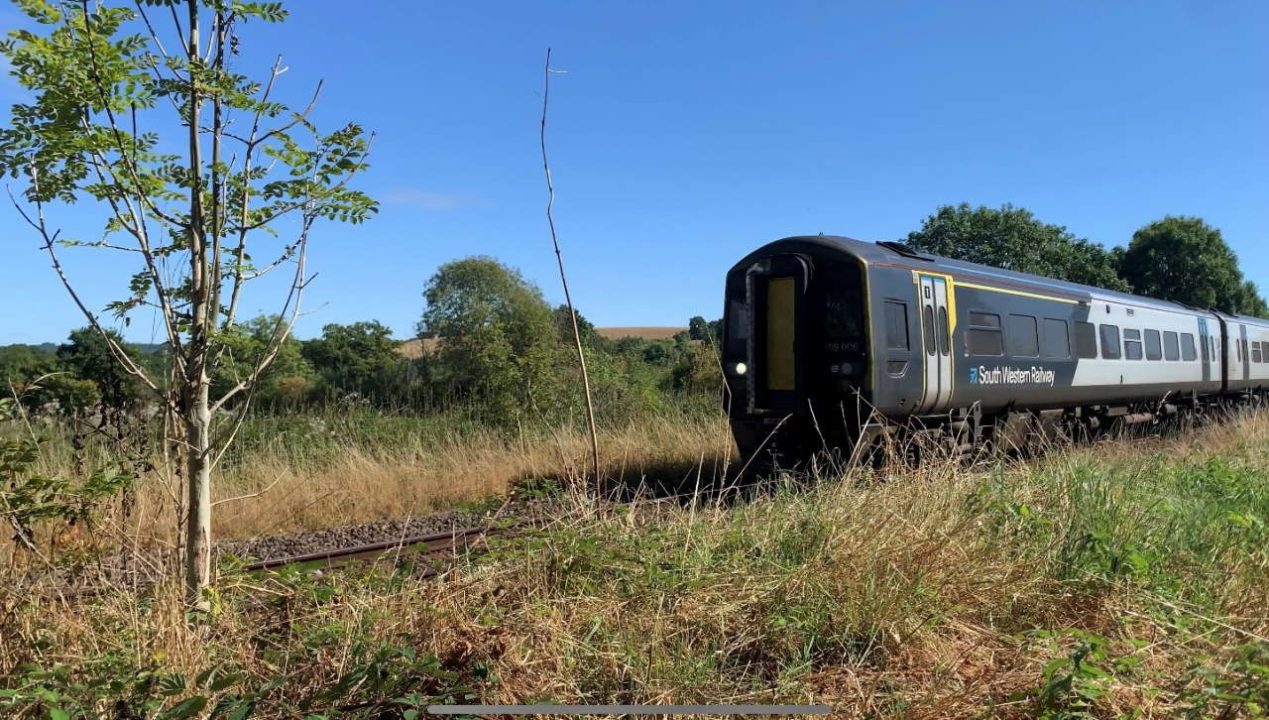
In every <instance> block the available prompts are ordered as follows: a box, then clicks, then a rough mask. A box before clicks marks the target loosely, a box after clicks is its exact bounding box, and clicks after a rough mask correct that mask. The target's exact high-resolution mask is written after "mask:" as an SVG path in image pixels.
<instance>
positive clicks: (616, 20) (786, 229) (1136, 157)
mask: <svg viewBox="0 0 1269 720" xmlns="http://www.w3.org/2000/svg"><path fill="white" fill-rule="evenodd" d="M288 6H289V7H290V10H291V13H292V18H291V20H290V21H288V22H287V23H285V24H283V25H279V26H263V25H252V26H249V27H248V28H247V29H246V31H245V33H244V35H243V47H244V53H243V55H242V56H240V57H239V58H238V61H237V62H238V65H237V67H238V69H239V70H241V71H244V72H256V71H259V72H260V73H263V72H264V71H265V69H266V68H267V66H268V63H269V61H270V59H271V57H272V54H273V53H274V52H281V53H282V54H283V55H284V58H285V62H286V64H287V65H288V66H289V68H290V70H289V71H288V73H287V74H286V75H284V76H283V79H284V81H285V83H286V84H285V86H284V87H285V88H286V91H287V92H288V93H290V97H291V98H292V99H297V100H298V99H299V98H301V97H302V96H303V95H304V94H305V93H306V92H308V90H309V89H310V87H311V84H312V83H313V82H315V81H316V80H317V79H319V78H321V79H324V80H325V82H326V88H325V90H324V92H323V97H322V100H321V105H320V107H319V109H318V113H317V120H318V122H319V123H323V124H325V125H326V126H327V127H333V126H335V125H337V124H340V123H342V122H344V121H347V120H357V121H359V122H361V123H363V124H364V125H366V126H367V127H368V128H370V129H373V130H374V131H375V132H376V140H375V146H374V157H373V160H372V164H373V167H372V169H371V170H370V171H369V173H368V174H367V175H366V176H365V177H364V178H362V180H361V181H360V185H361V187H363V188H364V189H366V190H367V191H369V192H370V193H371V194H372V195H374V196H376V197H377V198H379V199H380V200H381V201H382V203H383V206H382V211H381V213H380V214H379V216H378V217H377V218H375V219H374V220H373V221H371V222H370V223H368V224H365V225H362V226H340V225H331V224H327V225H323V226H320V227H319V228H318V230H317V232H316V233H315V236H314V248H313V250H312V253H311V257H310V265H311V267H312V268H313V269H314V270H316V271H318V272H319V277H318V278H317V281H316V282H315V283H314V284H313V285H312V287H311V290H310V296H309V298H308V300H307V303H306V305H307V308H308V310H309V312H308V314H306V315H305V317H304V318H303V319H302V320H301V322H300V324H299V326H298V334H299V335H300V336H301V337H311V336H313V335H315V334H317V333H319V332H320V329H321V326H322V325H323V324H325V323H330V322H352V321H356V320H362V319H371V318H373V319H378V320H380V321H382V322H384V323H386V324H388V325H389V326H391V327H392V328H393V329H394V330H395V331H396V333H397V335H398V336H399V337H407V336H410V335H412V334H413V332H414V324H415V323H416V322H417V320H418V318H419V316H420V314H421V312H422V309H423V300H422V296H421V291H422V287H423V285H424V283H425V282H426V281H427V279H428V278H429V277H430V276H431V275H432V273H433V272H434V271H435V270H436V268H437V266H438V265H439V264H441V263H443V262H446V261H448V260H452V259H456V258H460V257H465V256H468V255H475V254H485V255H492V256H494V257H497V258H499V259H500V260H503V261H504V262H506V263H508V264H510V265H513V266H516V267H518V268H520V269H521V271H522V272H523V273H524V274H525V275H526V276H527V277H528V278H530V279H531V280H533V281H534V282H536V283H537V284H538V285H540V286H541V287H542V288H543V290H544V291H545V293H546V295H547V297H548V298H549V299H551V300H552V301H554V302H558V301H559V300H560V299H561V297H562V293H561V292H560V290H559V280H558V276H557V275H556V274H555V266H554V256H553V254H552V252H551V246H550V237H549V235H548V231H547V226H546V221H545V218H544V215H543V208H544V204H545V200H546V194H545V187H544V184H543V178H542V168H541V158H540V155H539V149H538V144H537V142H538V138H537V132H538V120H539V115H540V112H541V95H540V92H541V83H542V62H543V53H544V51H545V48H546V47H547V46H548V45H549V46H551V47H552V48H553V49H554V63H553V64H554V65H555V67H557V68H560V69H562V70H566V71H567V72H566V73H565V74H559V75H556V76H555V77H554V80H553V83H552V92H551V109H550V111H551V120H550V127H549V138H548V140H549V143H550V152H551V164H552V170H553V174H554V178H555V183H556V192H557V199H556V206H555V213H556V221H557V224H558V227H559V231H560V239H561V242H562V243H563V247H564V252H565V261H566V263H567V265H568V269H569V272H570V282H571V284H572V289H573V295H574V299H575V301H576V302H577V304H578V306H579V309H580V310H581V311H582V312H583V313H584V314H585V315H586V316H587V317H588V318H590V319H591V320H592V321H594V322H595V323H596V324H598V325H682V324H685V323H686V320H687V318H688V317H689V316H691V315H696V314H700V315H705V316H707V317H711V318H712V317H716V316H718V315H720V314H721V295H722V278H723V274H724V272H725V271H726V269H727V268H728V267H729V266H730V265H731V264H732V263H733V262H734V261H735V260H736V259H738V258H739V257H740V256H741V255H743V254H744V253H746V252H747V251H749V250H751V249H752V248H754V247H756V246H758V245H759V244H761V243H764V242H766V241H769V240H772V239H775V238H778V237H783V236H786V235H793V234H802V233H818V232H825V233H832V234H844V235H850V236H853V237H857V238H860V239H867V240H879V239H896V238H901V237H903V236H904V235H906V234H907V233H908V232H909V231H910V230H913V229H915V228H917V227H918V226H919V225H920V222H921V220H922V219H923V218H924V217H925V216H927V215H929V214H930V213H931V212H933V211H934V209H935V208H936V207H937V206H938V205H941V204H947V203H959V202H962V201H964V202H970V203H974V204H986V205H992V206H998V205H1000V204H1002V203H1006V202H1010V203H1013V204H1015V205H1018V206H1022V207H1026V208H1028V209H1030V210H1032V211H1033V212H1034V213H1036V215H1037V216H1039V217H1040V218H1041V219H1043V220H1045V221H1048V222H1054V223H1058V224H1062V225H1066V226H1067V227H1068V228H1070V229H1071V230H1072V231H1073V232H1075V233H1076V234H1078V235H1080V236H1084V237H1088V238H1090V239H1092V240H1094V241H1097V242H1100V243H1103V244H1106V245H1116V244H1123V243H1125V242H1127V240H1128V239H1129V238H1130V237H1131V235H1132V232H1133V231H1134V230H1135V229H1136V228H1138V227H1140V226H1141V225H1143V224H1145V223H1147V222H1149V221H1151V220H1154V219H1157V218H1159V217H1162V216H1163V215H1165V214H1188V215H1198V216H1201V217H1203V218H1205V219H1206V220H1207V221H1209V222H1210V223H1212V224H1214V225H1215V226H1217V227H1219V228H1220V229H1221V230H1222V231H1223V232H1224V234H1225V238H1226V240H1227V241H1228V242H1229V243H1230V245H1231V246H1232V247H1233V248H1234V250H1235V251H1236V252H1237V253H1238V255H1239V257H1240V259H1241V261H1242V264H1243V267H1244V269H1245V271H1246V272H1247V275H1248V277H1250V278H1251V279H1252V280H1255V281H1256V282H1258V283H1259V284H1260V285H1261V286H1262V288H1264V287H1267V286H1269V244H1267V243H1266V242H1265V239H1266V238H1267V237H1269V42H1266V38H1269V3H1265V2H1260V1H1258V0H1257V1H1252V0H1241V1H1240V0H1231V1H1230V2H1218V3H1210V2H1199V1H1197V0H1196V1H1193V2H1183V1H1172V2H1166V1H1161V2H1115V3H1102V2H1074V3H1072V2H1044V3H1041V2H1027V3H1018V2H958V3H934V2H891V3H847V2H780V3H775V2H770V3H739V2H626V3H618V2H595V1H587V2H582V1H579V2H561V3H554V2H553V3H521V2H507V3H428V2H404V1H401V2H387V1H380V2H363V3H360V4H350V3H347V2H334V1H333V0H305V1H304V2H291V3H289V5H288ZM0 17H3V18H4V19H6V20H7V21H8V22H6V24H7V25H10V26H11V25H12V23H13V22H14V20H15V19H16V15H15V14H13V13H12V12H10V13H9V14H8V15H7V16H0ZM16 97H17V94H16V90H15V88H14V87H13V84H12V82H11V81H10V82H7V83H3V84H0V100H3V101H4V104H6V105H7V104H9V103H11V102H12V101H13V100H14V99H16ZM62 217H63V218H65V220H66V222H67V223H71V224H74V223H76V222H87V218H88V217H90V214H89V213H88V209H86V208H82V207H81V208H76V209H75V210H73V211H69V212H67V213H65V214H64V215H63V216H62ZM0 242H3V243H4V247H3V252H2V254H0V306H2V307H4V308H7V309H8V310H7V311H6V312H5V314H4V316H3V320H0V342H41V341H57V340H60V339H62V338H64V337H65V335H66V333H67V331H68V330H70V329H71V328H73V327H77V326H80V325H82V324H83V322H82V318H81V317H79V316H78V315H77V311H76V310H75V308H74V306H73V305H72V304H71V302H70V300H69V299H68V298H67V297H66V295H65V293H64V291H63V290H62V289H61V287H60V286H59V285H58V284H57V281H56V278H55V276H54V275H53V273H52V271H51V270H50V269H49V267H48V264H47V261H46V258H45V257H44V256H43V255H42V254H41V253H40V251H39V250H38V247H37V245H36V242H35V240H34V239H33V237H32V236H31V234H30V233H29V232H28V231H26V230H25V229H24V227H23V226H22V225H21V223H20V221H19V220H18V218H17V216H16V214H15V213H14V212H13V211H12V209H11V208H8V207H3V208H0ZM95 252H97V251H81V253H80V256H78V257H72V258H70V259H69V260H68V266H69V267H70V270H71V271H72V273H73V274H74V275H75V276H76V277H77V278H78V279H79V282H80V283H81V284H82V286H83V287H84V289H85V294H86V295H87V296H88V298H89V300H90V302H91V303H93V304H94V305H95V306H96V307H100V306H102V305H104V304H105V302H106V301H108V300H109V299H112V298H113V297H115V296H116V295H118V292H117V288H121V287H123V286H124V285H125V284H126V279H127V275H128V273H129V268H128V266H126V265H125V264H123V263H122V262H121V261H118V260H113V259H111V260H102V259H100V256H96V255H93V253H95ZM265 290H266V291H271V290H273V288H265ZM274 297H276V294H275V293H272V292H264V293H261V294H258V295H257V296H253V297H252V298H251V301H250V302H249V303H248V306H247V308H246V309H247V310H248V311H251V312H256V311H267V310H269V309H270V308H272V307H273V303H272V298H274ZM128 335H129V337H130V338H131V339H133V340H137V341H148V340H150V339H152V338H157V328H156V326H155V325H154V324H153V323H152V322H151V321H150V319H149V318H147V317H144V316H143V317H139V318H138V319H137V321H136V322H134V324H133V325H132V327H131V328H130V329H129V330H128Z"/></svg>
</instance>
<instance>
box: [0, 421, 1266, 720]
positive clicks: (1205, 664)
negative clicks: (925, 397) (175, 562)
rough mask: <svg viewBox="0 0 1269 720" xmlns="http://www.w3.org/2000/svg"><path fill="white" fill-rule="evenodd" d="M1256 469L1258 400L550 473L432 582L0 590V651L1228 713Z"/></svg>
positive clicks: (504, 697) (268, 708) (725, 694)
mask: <svg viewBox="0 0 1269 720" xmlns="http://www.w3.org/2000/svg"><path fill="white" fill-rule="evenodd" d="M648 430H649V429H648V428H643V429H640V430H639V431H638V432H636V431H635V430H634V429H631V430H630V431H629V433H628V434H627V433H625V432H622V433H615V434H614V435H613V436H610V437H609V438H608V443H606V447H608V448H609V453H608V454H609V456H610V458H611V459H612V460H611V462H614V463H617V465H616V466H617V467H620V466H623V464H624V466H625V467H628V468H637V467H640V464H641V463H644V462H649V463H651V462H656V461H658V460H664V459H667V458H668V459H672V460H677V461H679V462H680V463H683V464H690V463H691V462H692V460H693V459H694V458H695V457H697V453H708V452H710V451H711V450H713V451H716V450H717V446H716V445H710V442H714V441H716V440H717V434H716V430H718V428H712V427H702V428H700V429H698V431H697V432H696V434H695V439H693V438H692V437H691V436H690V433H689V432H688V429H687V428H686V427H681V426H680V427H667V428H666V429H665V431H664V432H665V435H664V436H658V435H656V434H655V433H654V434H653V435H652V436H650V437H649V436H643V435H640V434H639V433H641V432H647V431H648ZM685 435H689V437H684V436H685ZM557 440H558V447H557V449H556V450H555V451H547V450H539V451H537V452H539V453H541V454H540V455H538V456H536V457H537V459H535V460H533V461H528V460H526V461H524V462H525V464H524V465H523V466H522V467H523V468H524V470H525V472H527V473H529V474H532V473H534V472H536V471H538V470H539V469H540V468H542V467H549V468H551V469H552V470H558V469H559V468H562V467H567V466H568V465H569V464H570V463H571V464H572V465H573V466H574V467H576V466H580V465H582V464H583V463H584V452H585V451H584V442H583V439H581V438H571V437H569V436H563V437H561V438H557ZM623 443H625V444H624V445H623ZM619 447H624V450H621V451H617V448H619ZM491 452H492V451H491ZM570 453H572V454H570ZM530 454H532V453H530ZM475 457H479V455H478V454H477V452H476V451H475V450H474V449H464V450H462V451H460V452H456V455H455V462H457V461H458V460H459V459H460V458H475ZM561 459H562V460H565V461H566V462H564V463H562V464H561V463H559V462H557V460H561ZM535 463H540V464H535ZM1267 471H1269V416H1266V415H1263V414H1261V415H1251V416H1247V417H1244V418H1241V419H1239V420H1237V421H1235V422H1231V423H1229V424H1226V425H1221V426H1216V427H1210V428H1205V429H1202V430H1198V431H1194V432H1192V433H1190V434H1187V435H1185V436H1183V437H1181V438H1174V439H1152V440H1142V441H1133V442H1112V443H1100V444H1098V445H1096V446H1093V447H1088V448H1081V449H1076V450H1073V451H1069V452H1055V453H1052V454H1050V455H1049V456H1047V457H1045V458H1043V459H1040V460H1038V461H1036V462H1033V463H1027V464H1008V463H1006V464H996V465H988V466H983V467H979V468H975V469H972V470H967V469H965V468H963V467H962V466H961V465H959V464H957V463H951V462H947V463H934V462H932V463H928V464H926V465H924V466H923V467H922V468H920V469H919V470H915V471H902V472H900V471H898V470H893V471H885V472H882V473H873V472H864V471H859V470H852V471H850V472H849V473H847V474H846V476H845V477H827V476H825V477H788V478H784V479H783V481H782V482H781V483H779V484H777V486H776V487H774V488H772V489H771V490H770V492H767V493H764V494H761V495H759V496H757V497H752V498H749V499H748V500H744V501H740V500H737V501H736V502H729V503H703V502H687V503H682V504H680V503H667V502H642V503H636V504H632V505H626V506H622V507H621V508H620V509H619V510H618V511H617V512H612V511H601V510H600V509H599V508H598V507H597V506H595V505H592V504H591V503H590V502H589V501H588V500H586V499H585V498H581V497H573V498H571V499H569V502H566V503H565V505H566V507H570V508H572V511H573V512H572V513H571V514H569V515H568V516H561V518H560V520H559V521H558V522H557V523H556V524H555V525H553V526H551V527H548V528H546V529H544V530H543V531H542V532H541V533H540V534H538V535H536V536H534V537H533V538H530V539H528V540H522V541H516V542H512V543H509V544H507V545H505V546H500V547H498V548H496V549H495V551H494V552H493V553H492V554H490V555H488V556H486V557H484V558H481V559H477V560H472V561H465V562H462V563H461V564H460V565H459V566H458V567H457V568H456V569H455V570H454V571H453V572H450V573H447V574H446V575H444V576H443V577H442V578H441V579H440V580H437V581H430V582H420V581H416V580H413V579H411V578H410V576H409V574H408V573H404V574H403V573H400V572H395V573H394V572H391V571H389V570H387V569H384V570H383V571H382V572H370V573H367V574H365V575H354V574H343V573H341V574H336V575H327V576H322V577H311V576H287V577H276V578H253V577H246V576H240V575H234V574H228V575H226V576H225V577H224V578H222V582H221V585H220V592H219V595H218V599H217V603H218V604H217V607H218V614H217V615H216V617H215V618H214V619H213V621H212V622H211V624H210V626H198V625H190V624H188V623H186V622H184V619H183V617H182V614H181V606H180V603H179V598H178V596H177V593H176V591H175V589H174V588H163V589H161V590H159V591H157V593H156V594H154V595H149V596H138V595H136V594H135V593H130V592H125V591H120V592H116V593H110V594H108V595H107V596H105V597H103V598H100V599H98V600H96V601H94V602H93V603H92V604H91V605H89V606H88V607H87V608H85V607H84V606H80V605H73V604H63V603H60V602H46V601H43V600H39V599H33V598H32V597H29V596H28V597H25V598H15V597H5V596H3V595H0V598H3V599H0V672H2V673H13V676H12V677H13V678H14V679H13V680H11V681H10V685H13V686H21V685H22V683H23V682H27V683H28V685H29V684H31V683H34V682H44V683H45V684H50V682H51V681H49V680H47V679H44V676H34V675H32V674H31V672H30V671H27V670H20V666H21V664H22V663H23V662H30V663H34V665H35V666H39V667H42V668H45V669H48V668H51V667H55V666H56V665H57V664H58V663H61V664H62V666H63V667H65V668H68V673H69V675H70V676H72V677H74V678H76V679H77V681H78V682H80V683H81V684H82V683H85V682H87V681H88V680H87V679H90V678H94V677H101V676H109V677H115V676H123V677H131V676H135V675H136V674H138V673H140V672H143V671H150V672H155V671H162V672H167V673H175V674H179V675H181V676H183V677H187V678H193V677H194V676H195V675H197V674H198V673H199V672H201V671H203V670H205V669H207V668H208V667H209V666H212V665H214V666H217V667H223V668H227V669H232V670H234V671H237V672H241V673H242V674H243V679H242V680H240V681H239V682H237V683H236V684H234V685H232V688H231V689H230V690H226V691H223V692H222V695H223V694H224V693H225V692H228V693H231V694H246V695H251V694H252V693H259V697H258V698H256V699H257V700H258V701H259V703H258V705H257V708H256V709H257V712H258V715H257V716H259V717H297V716H302V715H303V714H304V713H305V712H310V711H311V712H319V711H322V712H330V711H331V709H332V708H340V707H342V708H344V711H343V712H347V713H351V714H352V715H355V716H364V717H379V716H385V715H386V716H395V713H399V712H401V711H402V710H401V708H403V707H405V706H408V705H409V704H410V703H412V702H425V701H426V700H427V698H429V697H441V698H444V697H461V693H462V692H465V691H464V690H462V688H468V689H469V690H470V692H472V693H474V694H475V695H476V696H478V697H480V698H481V699H482V700H484V701H490V702H531V701H544V700H554V701H565V702H605V703H608V702H677V703H694V702H823V703H828V704H831V705H833V706H834V707H835V708H836V709H837V712H838V714H839V715H840V716H844V717H857V716H858V717H862V716H869V717H931V718H933V717H966V716H992V717H1000V716H1004V717H1036V716H1044V717H1089V716H1091V717H1112V716H1119V715H1129V714H1134V713H1138V714H1139V715H1140V716H1145V717H1171V716H1175V715H1178V714H1184V713H1187V712H1189V713H1191V714H1193V715H1195V716H1198V717H1209V716H1211V717H1215V716H1220V717H1244V716H1254V715H1256V714H1257V713H1260V712H1263V711H1264V707H1265V705H1264V703H1266V702H1269V669H1267V663H1266V660H1267V659H1269V640H1267V639H1266V638H1269V593H1266V592H1265V588H1266V587H1269V530H1267V529H1266V524H1265V523H1266V520H1269V481H1267V480H1266V475H1267ZM707 472H708V471H707V470H704V469H703V470H702V475H705V474H707ZM689 479H690V478H689ZM396 492H397V491H393V493H396ZM403 497H404V496H403ZM385 507H389V506H385ZM330 512H333V511H325V512H324V514H319V515H314V518H319V517H330ZM71 670H73V672H71ZM32 677H36V678H38V680H31V678H32ZM269 679H283V680H284V681H285V682H284V683H283V684H281V685H279V686H277V687H269V686H267V684H266V683H267V681H268V680H269ZM72 685H73V683H71V681H69V680H57V681H56V682H55V683H51V685H50V686H52V687H56V688H58V692H60V693H62V694H63V695H65V696H66V697H67V698H70V699H67V700H64V701H61V702H66V703H71V702H72V701H73V702H76V703H80V705H77V707H80V706H83V703H85V702H90V701H99V702H107V701H105V700H100V699H101V698H111V699H113V698H114V697H116V696H118V695H119V694H121V693H122V691H119V690H114V691H111V690H108V689H97V690H92V689H84V688H82V687H81V688H79V689H75V688H74V687H71V686H72ZM125 686H126V687H127V688H131V690H129V692H133V693H134V694H136V693H138V692H140V691H138V690H136V689H135V687H133V685H130V684H127V683H125ZM262 688H263V689H262ZM24 692H27V693H28V697H29V698H34V697H35V696H34V695H32V694H30V693H31V692H32V691H30V690H29V689H28V690H25V691H24ZM112 692H113V693H114V694H113V695H112ZM193 692H195V691H194V690H186V691H183V692H181V693H178V694H176V695H175V696H174V697H177V698H180V697H185V696H187V695H190V694H191V693H193ZM412 693H421V697H420V698H416V697H414V696H413V695H412ZM204 694H208V693H206V692H205V693H204ZM146 697H155V694H154V693H151V694H150V695H146ZM85 698H87V699H85ZM306 700H307V701H310V702H311V703H312V705H311V707H304V706H303V703H304V702H305V701H306ZM41 702H44V701H38V700H36V699H28V700H27V701H26V704H25V705H21V707H23V708H25V709H27V710H31V712H33V713H34V712H35V711H36V710H40V709H47V707H48V704H47V702H44V704H41ZM157 702H160V703H166V704H165V705H164V707H170V706H171V705H172V704H173V703H174V702H175V700H167V699H164V698H162V697H161V696H158V699H157ZM1257 703H1260V704H1259V705H1257ZM102 706H103V707H104V706H105V705H102ZM32 709H34V710H32ZM359 713H360V715H359ZM336 714H338V713H336Z"/></svg>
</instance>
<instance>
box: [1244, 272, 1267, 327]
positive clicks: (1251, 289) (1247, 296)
mask: <svg viewBox="0 0 1269 720" xmlns="http://www.w3.org/2000/svg"><path fill="white" fill-rule="evenodd" d="M1238 308H1239V310H1238V311H1239V312H1241V313H1242V314H1244V315H1251V316H1252V317H1259V318H1269V303H1266V302H1265V299H1264V297H1263V296H1261V294H1260V288H1258V287H1256V283H1254V282H1252V281H1250V280H1248V281H1246V282H1244V283H1243V286H1242V288H1241V292H1240V293H1239V302H1238Z"/></svg>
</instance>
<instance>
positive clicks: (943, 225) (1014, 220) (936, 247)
mask: <svg viewBox="0 0 1269 720" xmlns="http://www.w3.org/2000/svg"><path fill="white" fill-rule="evenodd" d="M906 242H907V244H908V245H910V246H911V247H912V248H913V249H915V250H919V251H921V252H927V253H930V254H932V255H941V256H943V257H949V258H954V259H957V260H966V261H969V262H976V263H982V264H984V265H993V266H995V267H999V268H1005V269H1007V270H1016V271H1018V272H1024V273H1031V274H1033V275H1043V276H1045V277H1051V278H1057V279H1059V280H1067V281H1069V282H1076V283H1082V284H1084V285H1092V286H1094V287H1100V288H1106V289H1109V290H1127V289H1128V286H1127V284H1125V283H1124V281H1123V280H1122V279H1121V278H1120V277H1119V275H1118V273H1117V272H1116V267H1115V262H1114V254H1113V251H1108V250H1106V249H1105V248H1103V247H1102V246H1100V245H1097V244H1095V243H1092V242H1090V241H1088V240H1085V239H1083V238H1078V237H1076V236H1075V235H1073V234H1071V233H1070V232H1069V231H1067V229H1066V228H1064V227H1062V226H1060V225H1049V224H1047V223H1043V222H1040V221H1039V220H1037V219H1036V217H1035V216H1034V215H1032V214H1031V213H1030V212H1029V211H1027V210H1024V209H1022V208H1015V207H1013V206H1012V205H1007V204H1006V205H1004V206H1002V207H1001V208H1000V209H995V208H989V207H985V206H980V207H977V208H973V207H970V205H969V204H968V203H961V204H960V205H957V206H955V207H953V206H951V205H944V206H942V207H940V208H939V209H938V210H937V211H935V213H934V214H933V215H931V216H929V217H928V218H926V219H925V221H924V222H923V223H922V224H921V229H920V230H917V231H914V232H911V233H908V238H907V241H906Z"/></svg>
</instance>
